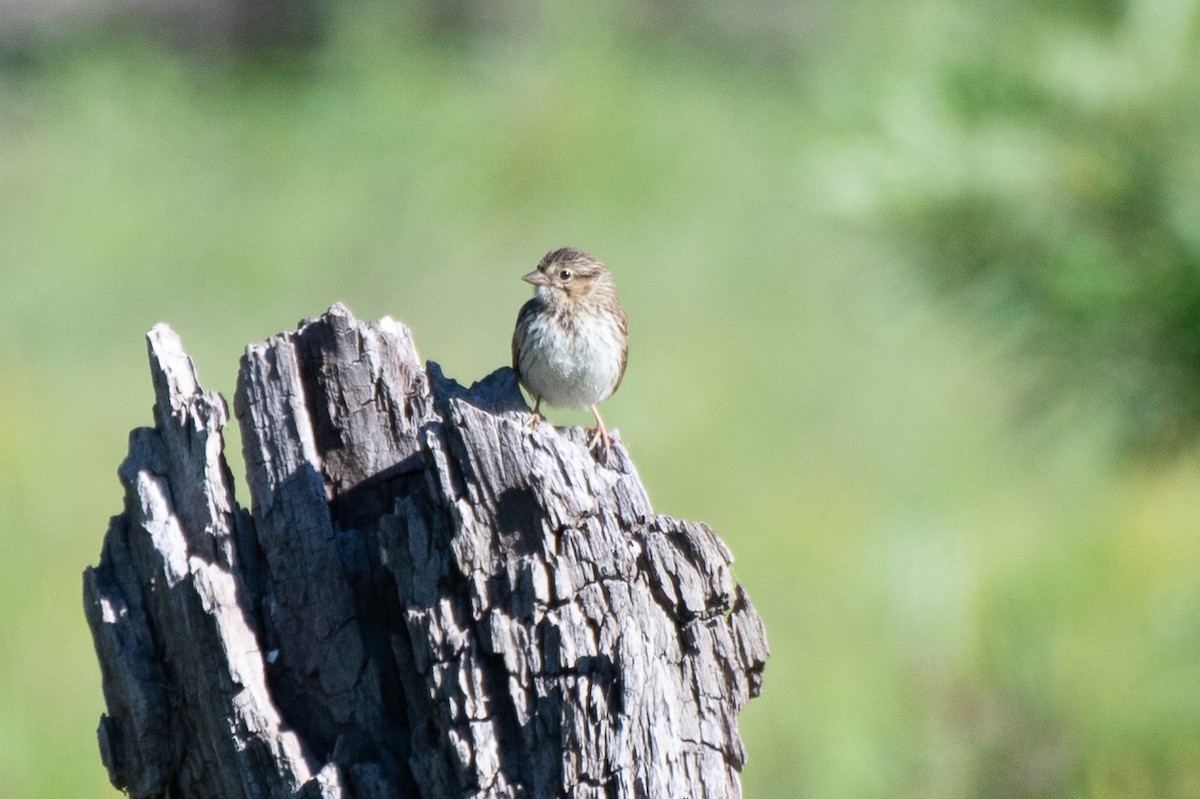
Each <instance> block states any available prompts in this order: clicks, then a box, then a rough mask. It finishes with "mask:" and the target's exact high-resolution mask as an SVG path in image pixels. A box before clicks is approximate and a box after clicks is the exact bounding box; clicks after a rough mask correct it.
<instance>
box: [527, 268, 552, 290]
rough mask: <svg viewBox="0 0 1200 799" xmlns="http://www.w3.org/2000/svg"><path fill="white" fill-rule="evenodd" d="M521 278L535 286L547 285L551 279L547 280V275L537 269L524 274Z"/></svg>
mask: <svg viewBox="0 0 1200 799" xmlns="http://www.w3.org/2000/svg"><path fill="white" fill-rule="evenodd" d="M521 279H522V280H524V281H525V282H526V283H532V284H533V285H535V286H545V285H547V284H548V283H549V281H548V280H546V276H545V275H543V274H542V273H541V272H539V271H537V270H536V269H535V270H533V271H532V272H530V273H529V274H528V275H523V276H522V277H521Z"/></svg>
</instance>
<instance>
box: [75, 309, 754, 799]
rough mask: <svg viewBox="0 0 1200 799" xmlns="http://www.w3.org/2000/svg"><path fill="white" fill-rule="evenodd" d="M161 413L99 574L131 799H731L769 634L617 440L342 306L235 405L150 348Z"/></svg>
mask: <svg viewBox="0 0 1200 799" xmlns="http://www.w3.org/2000/svg"><path fill="white" fill-rule="evenodd" d="M148 339H149V348H150V365H151V372H152V376H153V381H154V388H155V396H156V402H155V407H154V418H155V426H154V427H153V428H140V429H137V430H134V431H133V433H132V434H131V435H130V447H129V456H128V457H127V458H126V459H125V461H124V462H123V463H122V464H121V467H120V470H119V473H120V477H121V481H122V483H123V484H124V486H125V489H126V498H125V511H124V513H122V514H121V515H120V516H117V517H115V518H114V519H113V520H112V524H111V526H110V528H109V531H108V534H107V535H106V536H105V541H104V549H103V553H102V555H101V559H100V564H99V565H98V566H96V567H94V568H89V569H87V570H86V572H85V573H84V608H85V611H86V614H87V618H88V623H89V624H90V626H91V629H92V634H93V637H94V639H95V644H96V652H97V655H98V657H99V660H100V665H101V671H102V675H103V687H104V696H105V699H106V701H107V705H108V713H107V714H106V715H105V716H103V717H102V718H101V722H100V729H99V738H100V751H101V757H102V759H103V761H104V764H105V766H106V767H107V768H108V771H109V775H110V777H111V779H112V782H113V784H114V785H116V786H118V787H121V788H124V789H125V790H126V791H128V793H129V794H130V795H131V796H133V797H150V796H165V795H170V796H172V797H185V798H190V797H285V796H302V797H308V796H312V797H317V796H320V797H364V799H365V798H367V797H370V798H372V799H375V798H379V799H382V798H383V797H409V796H421V797H425V798H426V799H433V798H435V797H437V798H440V797H456V798H457V797H467V796H477V797H556V796H564V797H580V798H583V797H605V799H612V798H613V797H689V799H701V797H735V796H739V795H740V785H739V782H738V771H739V770H740V769H741V767H742V765H743V763H744V760H745V753H744V750H743V747H742V743H741V739H740V737H739V735H738V731H737V714H738V711H739V710H740V709H741V708H742V707H743V706H744V705H745V703H746V702H747V701H748V700H749V699H750V697H752V696H755V695H757V693H758V690H759V685H760V682H761V675H762V669H763V665H764V662H765V660H766V657H767V646H766V638H765V632H764V630H763V626H762V622H761V620H760V619H759V617H758V615H757V614H756V613H755V612H754V609H753V607H752V606H751V605H750V602H749V599H748V598H747V597H746V594H745V593H744V592H743V591H742V589H741V587H740V586H738V585H736V584H735V583H734V581H733V578H732V575H731V573H730V568H729V567H730V562H731V556H730V553H729V551H728V550H727V549H726V547H725V545H724V544H723V543H722V542H721V540H720V539H719V538H718V537H717V536H716V535H715V534H714V533H713V531H712V530H711V529H709V528H708V527H707V526H705V525H703V524H695V523H690V522H683V521H679V520H677V519H673V518H670V517H667V516H659V515H655V514H654V512H653V511H652V509H651V507H650V501H649V499H648V497H647V496H646V492H645V489H644V488H643V486H642V484H641V481H640V480H639V478H638V476H637V473H636V471H635V470H634V468H633V464H632V462H631V461H630V460H629V456H628V453H627V452H626V450H625V449H624V447H623V446H622V445H621V444H620V443H619V440H618V442H617V443H616V444H615V446H614V448H613V451H612V454H611V456H610V457H609V459H608V461H607V462H606V463H598V462H597V461H596V459H595V458H594V456H593V455H592V454H591V453H590V452H589V451H588V450H587V448H586V446H585V440H584V435H583V431H582V430H580V429H578V428H576V429H572V430H559V429H554V428H552V427H551V426H550V425H545V424H544V425H540V426H538V427H537V428H531V427H530V426H529V411H528V408H527V406H526V405H525V402H524V400H523V398H522V397H521V394H520V391H519V390H518V388H517V383H516V379H515V376H514V374H513V372H512V370H510V369H508V368H504V369H500V370H498V371H496V372H495V373H493V374H491V375H489V376H488V377H487V378H485V379H484V380H482V381H480V382H479V383H477V384H475V385H473V386H472V387H471V388H469V389H467V388H463V387H462V386H459V385H458V384H456V383H454V382H453V381H451V380H448V379H447V378H445V377H443V376H442V374H441V370H440V369H439V368H438V366H437V364H435V363H432V362H431V363H429V364H428V366H427V367H425V366H422V365H421V364H420V362H419V361H418V359H417V355H416V352H415V350H414V348H413V345H412V340H411V337H410V335H409V332H408V330H407V328H405V327H404V326H403V325H401V324H399V323H396V322H394V321H392V320H390V319H384V320H382V321H380V322H378V323H374V324H366V323H362V322H359V321H357V320H356V319H354V318H353V317H352V316H351V314H350V313H349V311H348V310H347V309H346V308H344V307H343V306H340V305H335V306H334V307H333V308H331V309H330V310H329V311H328V312H327V313H326V314H325V315H323V316H321V317H319V318H317V319H310V320H306V321H305V322H303V323H302V324H301V326H300V328H299V329H298V330H296V331H294V332H289V333H283V334H280V335H278V336H275V337H274V338H272V339H270V340H269V341H267V342H265V343H263V344H256V345H251V346H250V347H248V348H247V350H246V355H245V356H244V358H243V359H242V364H241V371H240V375H239V379H238V388H237V394H236V397H235V402H234V406H235V410H236V415H237V418H238V421H239V422H240V424H241V428H242V438H243V442H244V455H245V459H246V471H247V483H248V487H249V492H250V498H251V509H250V511H249V512H247V511H246V510H244V509H242V508H241V507H239V506H238V504H237V503H236V502H235V501H234V496H233V484H232V479H231V477H230V473H229V470H228V468H227V466H226V463H225V460H224V455H223V451H222V447H223V444H222V438H221V430H222V427H223V426H224V425H225V423H226V422H227V421H228V411H227V409H226V405H225V402H224V400H223V399H222V398H221V397H220V396H219V395H217V394H215V393H214V392H206V391H204V390H203V389H202V388H201V387H200V385H199V382H198V380H197V378H196V374H195V370H194V367H193V365H192V362H191V359H190V358H188V357H187V355H186V354H185V353H184V351H183V348H182V345H181V344H180V341H179V338H178V337H177V336H176V335H175V333H174V332H173V331H171V329H170V328H168V327H166V326H165V325H159V326H156V327H155V328H154V329H153V330H152V331H151V332H150V334H149V336H148Z"/></svg>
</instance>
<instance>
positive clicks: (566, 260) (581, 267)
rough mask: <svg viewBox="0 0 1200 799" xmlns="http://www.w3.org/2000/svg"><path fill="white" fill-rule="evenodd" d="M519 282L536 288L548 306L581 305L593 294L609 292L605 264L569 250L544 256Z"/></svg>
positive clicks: (608, 275)
mask: <svg viewBox="0 0 1200 799" xmlns="http://www.w3.org/2000/svg"><path fill="white" fill-rule="evenodd" d="M521 279H522V280H524V281H525V282H526V283H532V284H533V285H535V286H537V288H538V294H539V295H541V296H542V297H543V298H544V299H546V300H547V301H549V302H551V303H562V302H580V301H582V300H583V299H585V298H586V297H588V296H589V295H591V294H592V292H593V291H601V292H605V291H609V290H611V289H612V276H611V275H610V274H609V272H608V269H606V268H605V267H604V264H602V263H600V262H599V261H597V260H596V259H595V258H593V257H592V256H590V255H588V254H587V253H586V252H584V251H583V250H576V249H574V248H572V247H563V248H561V249H558V250H553V251H551V252H548V253H546V255H545V256H544V257H543V258H542V260H541V261H540V262H539V263H538V266H537V269H535V270H534V271H532V272H530V273H529V274H527V275H525V276H524V277H522V278H521Z"/></svg>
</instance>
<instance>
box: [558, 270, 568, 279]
mask: <svg viewBox="0 0 1200 799" xmlns="http://www.w3.org/2000/svg"><path fill="white" fill-rule="evenodd" d="M558 279H559V280H570V279H571V270H570V269H564V270H562V271H561V272H559V273H558Z"/></svg>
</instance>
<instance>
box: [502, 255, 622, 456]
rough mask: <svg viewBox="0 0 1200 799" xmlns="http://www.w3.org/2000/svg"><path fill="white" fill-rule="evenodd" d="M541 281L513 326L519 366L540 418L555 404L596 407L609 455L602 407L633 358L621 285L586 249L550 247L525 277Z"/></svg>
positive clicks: (599, 436) (595, 438)
mask: <svg viewBox="0 0 1200 799" xmlns="http://www.w3.org/2000/svg"><path fill="white" fill-rule="evenodd" d="M521 279H522V280H524V281H525V282H527V283H532V284H533V285H535V286H537V293H536V294H534V296H533V299H531V300H529V302H527V303H525V304H524V305H523V306H521V313H520V314H518V315H517V328H516V330H514V331H513V340H512V355H513V369H514V370H516V372H517V378H518V379H519V380H520V381H521V384H522V385H523V386H525V388H526V389H527V390H528V391H529V393H530V394H532V395H533V398H534V400H535V404H534V407H533V424H534V425H537V424H538V423H539V422H540V421H541V420H542V415H541V407H542V400H545V401H546V402H547V403H549V404H550V405H559V406H563V407H574V408H580V409H589V408H590V409H591V411H592V414H593V415H594V416H595V417H596V428H595V430H593V431H589V432H591V433H592V439H591V440H590V441H589V442H588V448H589V449H591V448H593V447H595V446H596V445H597V444H600V445H601V446H602V447H603V448H604V454H605V455H606V456H607V454H608V450H609V446H610V444H611V443H612V442H611V439H610V438H609V435H608V429H607V428H606V427H605V426H604V420H603V419H601V418H600V411H598V410H597V409H596V406H597V405H598V404H599V403H601V402H604V400H606V399H608V398H609V397H611V396H612V394H613V392H614V391H616V390H617V386H619V385H621V377H622V376H624V374H625V362H626V360H627V359H628V356H629V326H628V321H627V319H626V317H625V310H624V309H623V308H621V303H620V302H619V301H618V300H617V287H616V284H614V283H613V279H612V275H611V274H609V271H608V269H606V268H605V266H604V264H602V263H600V262H599V261H597V260H596V259H595V258H593V257H592V256H590V255H588V254H587V253H585V252H583V251H582V250H576V249H572V248H570V247H564V248H562V249H559V250H554V251H553V252H549V253H546V256H545V257H544V258H542V260H541V262H540V263H539V264H538V267H537V269H536V270H534V271H533V272H530V273H529V274H527V275H525V276H524V277H522V278H521Z"/></svg>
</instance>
